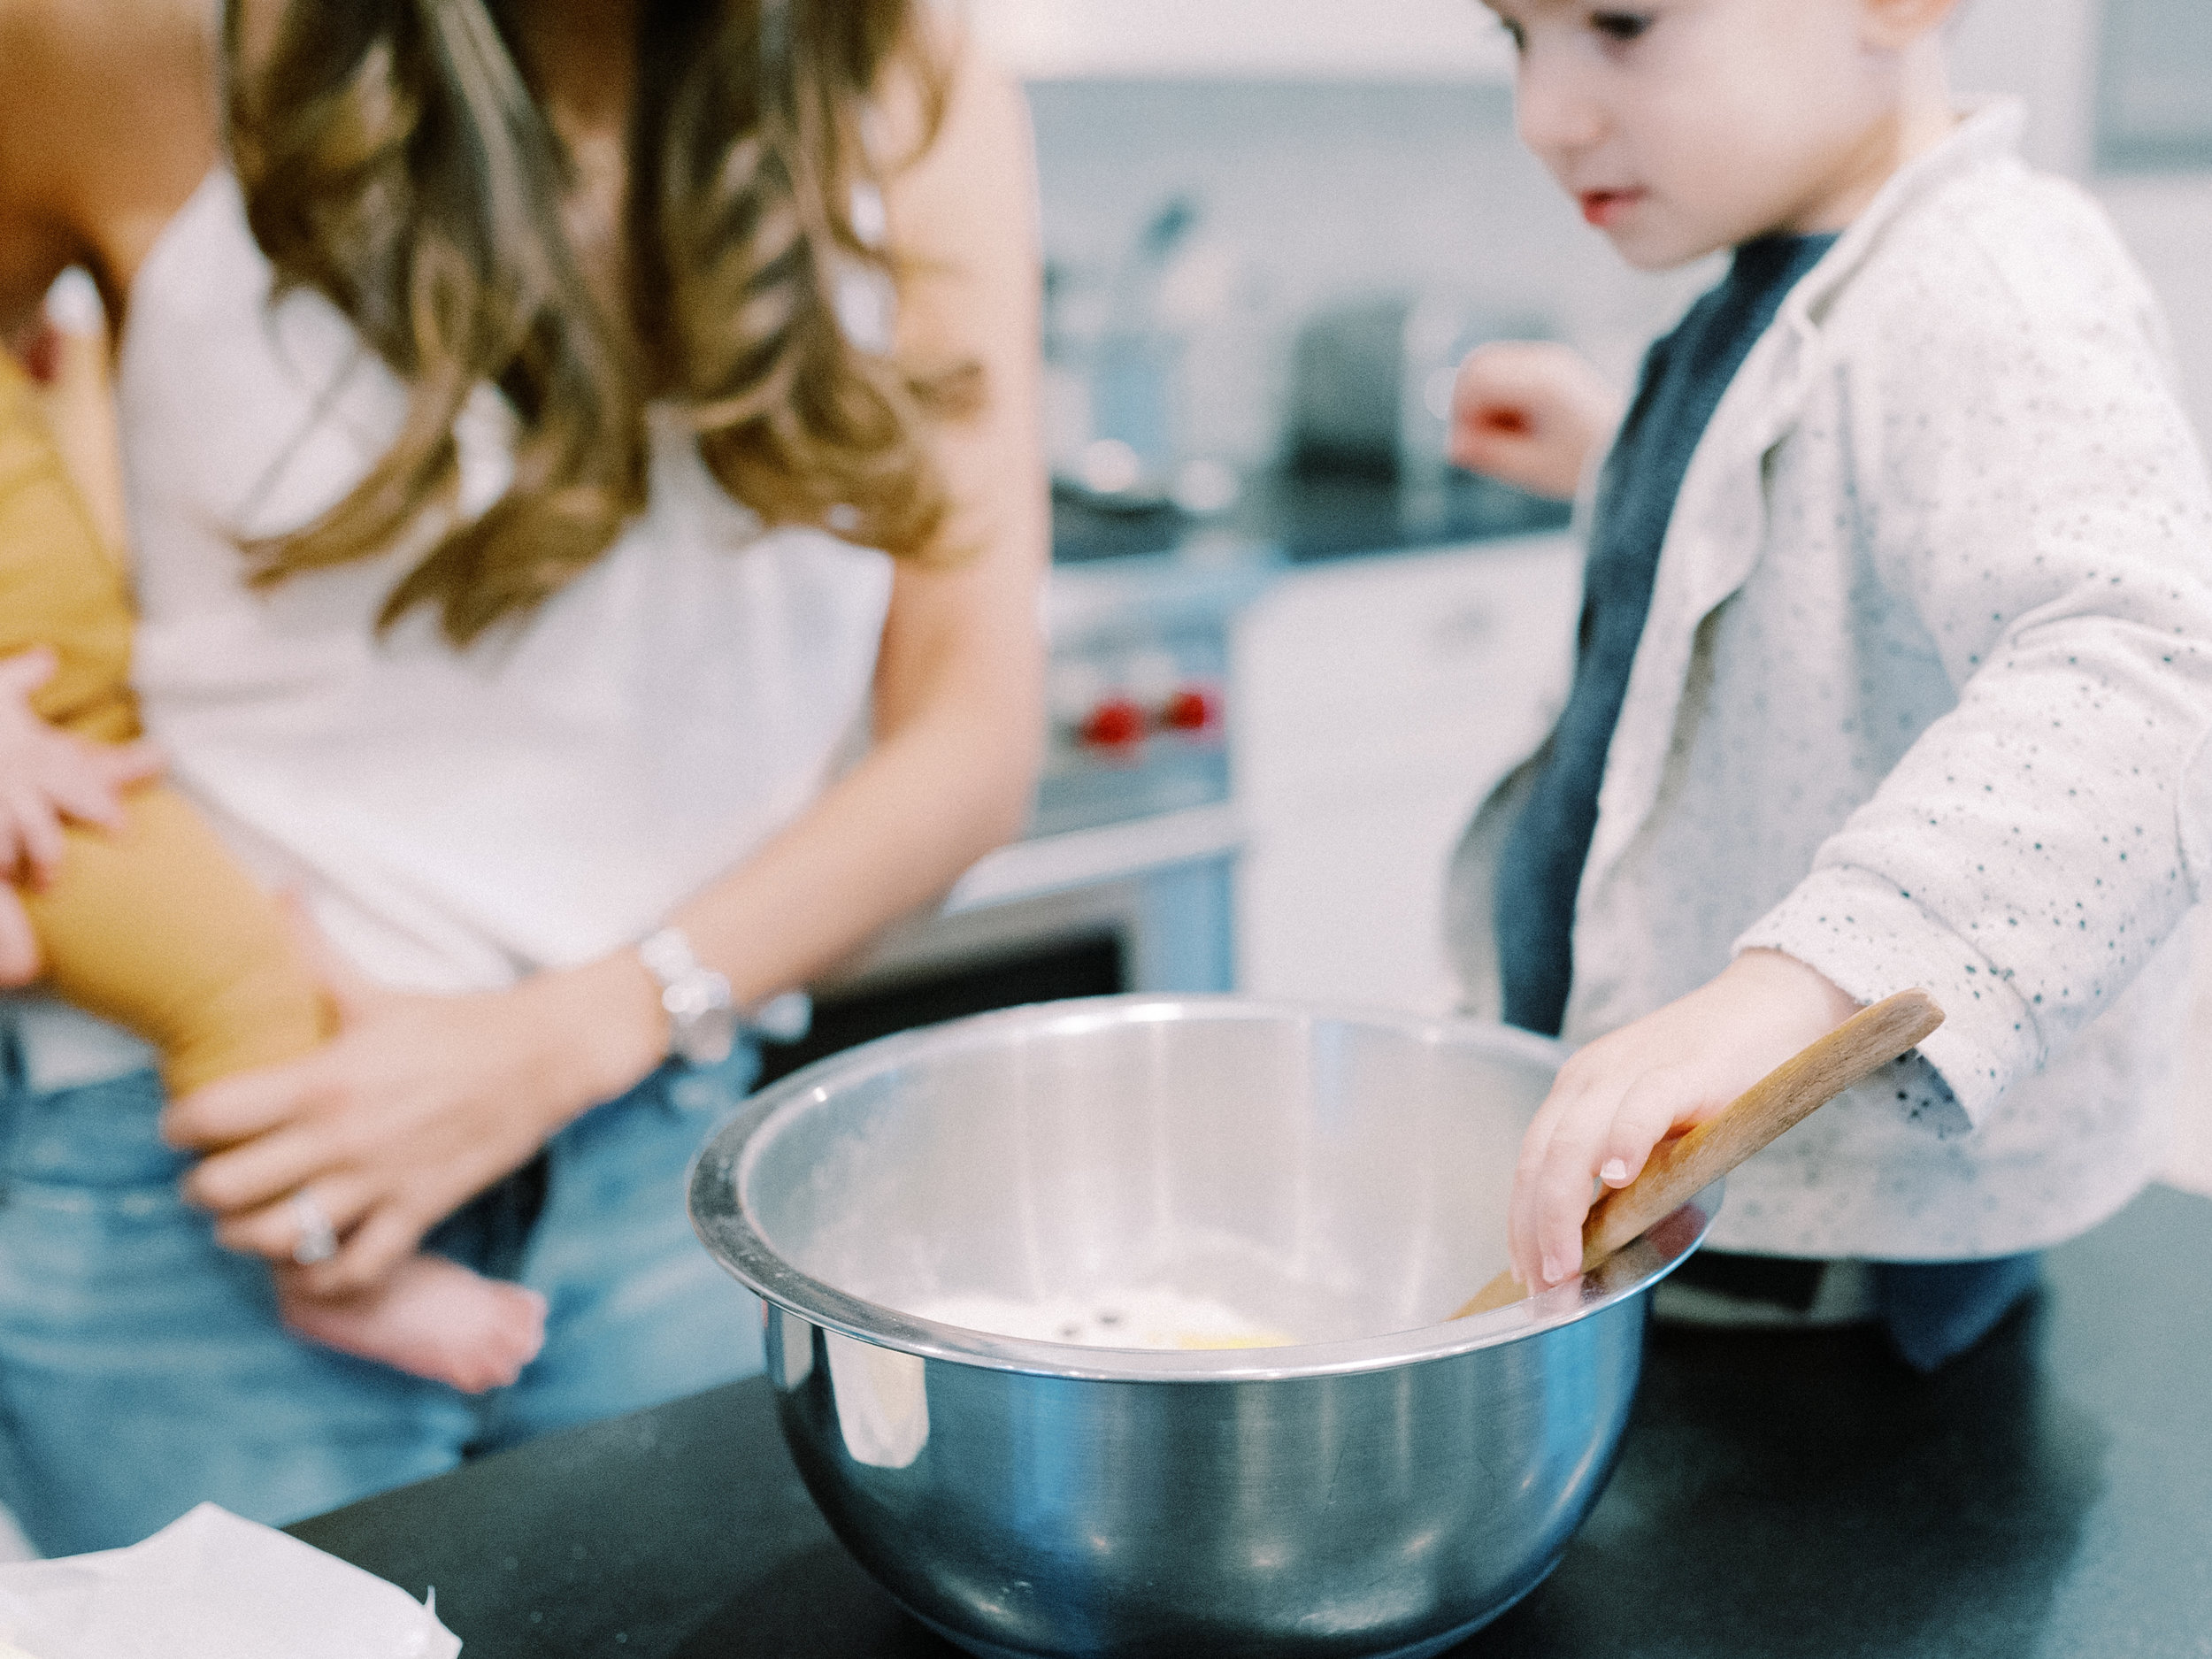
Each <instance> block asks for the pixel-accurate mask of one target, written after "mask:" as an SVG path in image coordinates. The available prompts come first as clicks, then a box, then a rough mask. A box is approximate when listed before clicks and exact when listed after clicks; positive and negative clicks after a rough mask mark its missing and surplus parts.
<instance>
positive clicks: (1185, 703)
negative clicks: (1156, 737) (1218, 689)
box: [1160, 686, 1221, 732]
mask: <svg viewBox="0 0 2212 1659" xmlns="http://www.w3.org/2000/svg"><path fill="white" fill-rule="evenodd" d="M1219 718H1221V710H1220V706H1219V704H1218V703H1217V701H1216V700H1215V697H1214V695H1213V694H1212V693H1211V692H1210V691H1207V690H1206V689H1204V688H1203V687H1199V686H1186V687H1183V688H1182V690H1180V691H1179V692H1177V693H1176V694H1175V695H1173V696H1171V697H1170V698H1169V699H1168V700H1167V706H1166V707H1165V708H1164V709H1162V710H1160V724H1161V725H1162V726H1166V727H1167V728H1168V729H1169V730H1170V731H1172V732H1202V731H1204V730H1205V729H1206V728H1207V727H1208V726H1211V725H1213V724H1214V722H1215V721H1217V720H1218V719H1219Z"/></svg>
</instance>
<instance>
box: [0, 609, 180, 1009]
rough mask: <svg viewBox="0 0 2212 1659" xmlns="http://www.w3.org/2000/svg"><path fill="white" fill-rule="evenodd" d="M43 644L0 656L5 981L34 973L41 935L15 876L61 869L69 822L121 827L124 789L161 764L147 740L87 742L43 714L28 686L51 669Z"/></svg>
mask: <svg viewBox="0 0 2212 1659" xmlns="http://www.w3.org/2000/svg"><path fill="white" fill-rule="evenodd" d="M54 665H55V664H54V654H53V653H52V652H51V651H50V650H47V649H43V648H40V649H35V650H29V651H24V652H22V653H20V654H19V655H17V656H14V657H7V658H5V659H4V660H0V985H21V984H24V983H25V982H27V980H29V979H34V978H35V977H36V976H37V973H38V941H37V940H36V938H35V935H34V934H33V933H32V932H31V925H30V921H29V918H27V917H26V916H25V915H24V913H23V905H22V902H21V900H20V899H19V898H18V897H17V895H16V891H15V887H14V885H12V884H17V883H28V884H29V885H31V886H32V887H44V886H45V885H46V884H47V883H48V882H50V881H51V880H52V879H54V877H55V875H56V874H57V873H58V872H59V870H60V869H61V861H62V852H63V848H64V843H63V841H62V826H63V825H64V824H65V823H79V824H92V825H97V826H100V827H102V828H104V829H117V828H119V827H120V826H121V825H122V822H123V803H122V798H121V796H122V791H123V790H124V789H126V788H127V787H129V786H130V785H132V784H134V783H142V782H143V781H145V780H147V779H149V778H150V777H152V776H154V774H155V773H157V772H159V771H160V770H161V757H160V755H159V754H158V753H157V751H156V750H155V749H154V747H153V746H152V745H151V744H150V743H142V742H141V743H124V744H119V745H111V744H105V743H88V742H87V741H84V740H83V739H81V738H78V737H73V736H71V735H70V734H69V733H66V732H58V731H56V730H55V729H54V728H53V727H52V726H49V725H47V724H46V722H45V721H43V720H42V719H40V718H38V715H37V713H36V712H35V710H33V709H32V707H31V694H32V693H34V692H35V691H36V690H37V689H38V688H39V687H41V686H42V685H44V684H45V683H46V682H47V681H48V680H50V679H52V678H53V675H54Z"/></svg>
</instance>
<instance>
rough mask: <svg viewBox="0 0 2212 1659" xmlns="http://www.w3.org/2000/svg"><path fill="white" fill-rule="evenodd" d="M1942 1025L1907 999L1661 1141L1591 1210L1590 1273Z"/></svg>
mask: <svg viewBox="0 0 2212 1659" xmlns="http://www.w3.org/2000/svg"><path fill="white" fill-rule="evenodd" d="M1942 1023H1943V1010H1941V1009H1939V1008H1938V1007H1937V1006H1936V1005H1935V999H1934V998H1933V997H1932V996H1930V995H1928V994H1927V993H1926V992H1925V991H1900V992H1899V993H1898V994H1897V995H1895V996H1892V997H1888V998H1886V999H1884V1000H1883V1001H1881V1002H1877V1003H1875V1004H1874V1006H1873V1007H1871V1008H1868V1009H1862V1010H1860V1011H1859V1012H1858V1013H1856V1014H1854V1015H1853V1016H1852V1017H1851V1018H1849V1019H1847V1020H1846V1021H1844V1022H1843V1024H1842V1025H1839V1026H1837V1027H1836V1028H1835V1029H1834V1030H1833V1031H1832V1032H1830V1033H1828V1034H1827V1035H1826V1036H1824V1037H1823V1038H1821V1039H1820V1040H1819V1041H1816V1042H1815V1043H1813V1044H1811V1045H1810V1046H1809V1047H1808V1048H1804V1049H1801V1050H1800V1051H1799V1052H1798V1053H1796V1054H1793V1055H1792V1056H1790V1057H1789V1058H1788V1059H1786V1060H1785V1061H1783V1062H1782V1064H1779V1065H1778V1066H1776V1067H1775V1068H1774V1070H1773V1071H1770V1072H1768V1073H1767V1074H1766V1076H1764V1077H1763V1078H1761V1079H1759V1080H1758V1081H1757V1082H1756V1083H1754V1084H1753V1085H1752V1086H1751V1087H1749V1088H1747V1089H1746V1090H1745V1091H1744V1092H1743V1093H1742V1094H1739V1095H1738V1096H1736V1098H1735V1099H1734V1100H1733V1101H1732V1102H1729V1104H1728V1106H1727V1107H1726V1109H1725V1110H1723V1111H1721V1112H1720V1113H1719V1114H1718V1115H1717V1116H1716V1117H1712V1118H1707V1119H1706V1120H1705V1121H1704V1122H1703V1123H1701V1124H1700V1125H1698V1126H1697V1127H1696V1128H1694V1129H1693V1130H1691V1131H1690V1132H1689V1133H1686V1134H1683V1135H1678V1136H1677V1137H1676V1138H1675V1139H1673V1140H1671V1141H1661V1142H1660V1143H1659V1145H1658V1147H1657V1148H1655V1149H1654V1151H1653V1152H1652V1155H1651V1159H1650V1161H1649V1162H1648V1163H1647V1164H1645V1165H1644V1169H1643V1173H1642V1174H1640V1175H1639V1176H1638V1177H1637V1178H1636V1179H1634V1180H1632V1181H1631V1182H1630V1183H1629V1184H1628V1185H1627V1186H1625V1187H1618V1188H1617V1189H1615V1190H1614V1191H1612V1192H1609V1193H1607V1194H1604V1195H1603V1196H1602V1197H1601V1198H1600V1199H1599V1200H1598V1201H1597V1202H1596V1203H1594V1204H1593V1205H1592V1206H1591V1207H1590V1216H1589V1219H1587V1220H1586V1221H1585V1222H1584V1223H1583V1224H1582V1271H1584V1272H1588V1271H1591V1269H1593V1268H1594V1267H1595V1266H1597V1264H1598V1263H1600V1262H1602V1261H1603V1260H1605V1258H1606V1257H1607V1256H1610V1255H1612V1254H1613V1252H1614V1251H1616V1250H1617V1249H1619V1248H1621V1246H1623V1245H1624V1244H1626V1243H1628V1242H1630V1241H1631V1240H1633V1239H1636V1238H1639V1237H1640V1236H1641V1235H1642V1234H1643V1233H1645V1232H1646V1231H1647V1229H1649V1228H1651V1227H1653V1226H1655V1225H1657V1224H1658V1223H1660V1222H1662V1221H1664V1220H1665V1219H1666V1218H1667V1217H1669V1216H1671V1215H1672V1214H1673V1213H1674V1212H1675V1211H1676V1210H1678V1209H1680V1208H1681V1207H1682V1206H1683V1205H1684V1204H1685V1203H1687V1202H1689V1201H1690V1200H1691V1199H1692V1198H1694V1197H1695V1196H1696V1195H1697V1194H1699V1193H1701V1192H1702V1191H1703V1190H1704V1189H1705V1188H1706V1187H1709V1186H1711V1185H1712V1183H1714V1182H1715V1181H1717V1180H1718V1179H1720V1178H1721V1177H1722V1176H1724V1175H1725V1174H1727V1173H1728V1171H1731V1170H1732V1169H1734V1168H1735V1167H1736V1165H1738V1164H1741V1163H1742V1162H1743V1161H1744V1160H1745V1159H1746V1158H1747V1157H1749V1156H1751V1155H1752V1154H1753V1153H1755V1152H1756V1151H1757V1150H1758V1149H1759V1148H1761V1147H1763V1146H1764V1145H1766V1143H1767V1142H1768V1141H1771V1140H1773V1139H1774V1138H1775V1137H1776V1136H1777V1135H1778V1134H1780V1133H1782V1132H1783V1131H1784V1130H1785V1129H1787V1128H1788V1127H1789V1126H1790V1125H1793V1124H1794V1123H1796V1122H1797V1121H1798V1120H1799V1119H1801V1118H1804V1117H1806V1116H1807V1115H1808V1114H1809V1113H1810V1112H1811V1111H1812V1110H1814V1108H1816V1107H1818V1106H1824V1105H1825V1104H1826V1103H1827V1102H1830V1101H1832V1100H1833V1099H1834V1098H1835V1097H1836V1096H1837V1095H1839V1094H1842V1093H1843V1092H1844V1090H1846V1089H1847V1088H1849V1087H1851V1086H1852V1085H1853V1084H1854V1083H1856V1082H1859V1081H1860V1080H1862V1079H1864V1078H1866V1077H1869V1076H1870V1075H1871V1074H1872V1073H1874V1072H1875V1071H1879V1070H1880V1069H1881V1068H1882V1067H1883V1066H1886V1065H1887V1064H1889V1063H1890V1062H1891V1061H1892V1060H1894V1059H1896V1058H1897V1057H1898V1056H1900V1055H1901V1054H1905V1053H1907V1052H1909V1050H1910V1049H1911V1048H1913V1047H1914V1046H1915V1045H1916V1044H1917V1043H1919V1042H1921V1041H1924V1039H1925V1038H1926V1037H1927V1035H1928V1033H1931V1032H1932V1031H1933V1030H1935V1028H1936V1027H1937V1026H1938V1025H1941V1024H1942ZM1527 1294H1528V1291H1527V1288H1526V1287H1525V1286H1523V1285H1522V1283H1521V1281H1520V1280H1519V1279H1516V1278H1514V1277H1513V1274H1512V1271H1511V1270H1510V1269H1509V1270H1508V1271H1505V1272H1502V1273H1501V1274H1499V1275H1498V1276H1497V1277H1496V1278H1495V1279H1492V1280H1491V1281H1490V1282H1489V1283H1488V1284H1486V1285H1485V1286H1483V1287H1482V1288H1481V1289H1480V1290H1479V1291H1478V1292H1477V1293H1476V1294H1475V1296H1474V1299H1473V1300H1472V1301H1471V1302H1468V1303H1467V1305H1466V1306H1465V1307H1463V1308H1462V1309H1461V1310H1459V1311H1458V1312H1457V1313H1455V1314H1454V1315H1453V1316H1452V1317H1453V1318H1455V1319H1464V1318H1465V1317H1467V1316H1468V1315H1470V1314H1475V1313H1487V1312H1489V1311H1490V1310H1492V1309H1493V1308H1503V1307H1506V1306H1507V1305H1509V1303H1512V1302H1518V1301H1520V1300H1521V1299H1522V1298H1523V1297H1524V1296H1525V1295H1527Z"/></svg>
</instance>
